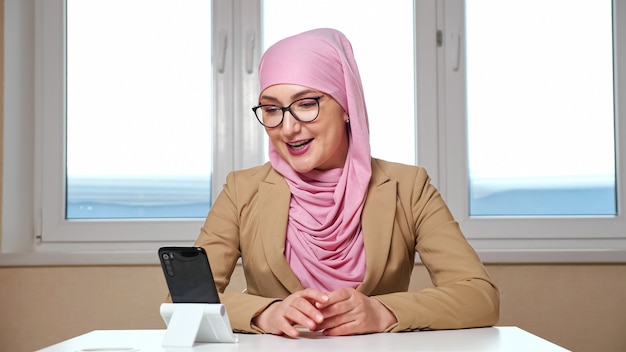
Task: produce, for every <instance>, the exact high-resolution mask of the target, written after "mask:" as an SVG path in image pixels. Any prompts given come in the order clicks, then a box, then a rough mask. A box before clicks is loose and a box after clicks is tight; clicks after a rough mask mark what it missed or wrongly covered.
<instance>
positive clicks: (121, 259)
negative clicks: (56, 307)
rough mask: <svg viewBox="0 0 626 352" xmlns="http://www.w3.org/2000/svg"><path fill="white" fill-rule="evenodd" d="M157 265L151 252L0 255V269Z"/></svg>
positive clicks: (155, 258) (156, 260) (153, 253)
mask: <svg viewBox="0 0 626 352" xmlns="http://www.w3.org/2000/svg"><path fill="white" fill-rule="evenodd" d="M158 264H159V259H158V256H157V255H156V253H155V252H153V251H136V252H131V251H124V252H123V251H102V252H92V251H89V252H88V251H82V252H79V251H75V252H24V253H2V254H0V267H8V266H75V265H76V266H78V265H158Z"/></svg>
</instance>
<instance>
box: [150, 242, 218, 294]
mask: <svg viewBox="0 0 626 352" xmlns="http://www.w3.org/2000/svg"><path fill="white" fill-rule="evenodd" d="M159 259H160V261H161V267H162V268H163V274H164V275H165V281H166V282H167V287H168V288H169V290H170V295H171V297H172V302H174V303H220V298H219V296H218V294H217V288H216V287H215V281H213V274H212V273H211V266H210V265H209V259H208V257H207V254H206V252H205V251H204V248H202V247H161V248H159Z"/></svg>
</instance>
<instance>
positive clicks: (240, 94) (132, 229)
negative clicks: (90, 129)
mask: <svg viewBox="0 0 626 352" xmlns="http://www.w3.org/2000/svg"><path fill="white" fill-rule="evenodd" d="M65 5H66V2H65V1H64V0H44V1H41V0H37V1H36V9H35V40H36V45H35V48H36V52H35V67H36V70H35V87H37V88H36V89H37V90H36V92H35V99H36V101H35V128H36V130H35V150H36V152H35V155H36V158H37V159H36V161H35V208H36V209H37V210H36V219H35V223H34V227H35V229H34V232H35V239H36V241H37V249H38V250H66V249H68V248H69V249H85V248H87V249H97V250H103V249H104V250H145V249H149V248H157V247H158V246H162V245H183V244H187V245H189V244H190V243H193V241H194V240H195V238H196V237H197V235H198V233H199V229H200V227H201V226H202V224H203V222H204V218H201V219H200V218H198V219H121V220H96V219H87V220H77V219H73V220H66V219H65V209H64V207H63V206H59V204H65V203H66V198H65V197H66V191H65V187H66V184H65V177H66V175H65V167H64V165H65V152H66V151H65V145H64V144H65V143H59V141H64V140H65V137H66V136H65V124H66V121H65V111H66V109H65V108H66V107H65V101H66V97H65V84H66V82H65V77H66V73H65V23H66V20H65V12H66V11H65ZM258 12H259V3H258V2H257V1H250V0H239V1H235V2H232V1H227V0H216V1H213V13H212V17H213V18H212V20H213V29H212V31H213V33H212V36H213V38H212V44H213V48H212V50H213V53H214V57H218V58H219V59H218V62H215V63H214V64H213V65H212V66H213V67H212V69H213V74H214V83H213V84H214V92H215V93H214V102H215V103H214V108H213V114H214V122H213V131H214V135H213V139H214V141H216V143H215V144H214V151H213V157H212V159H213V160H212V161H213V172H212V177H211V179H212V186H211V187H212V192H211V194H212V195H213V199H212V201H214V200H215V198H216V197H217V194H219V191H220V190H221V187H222V184H223V183H224V181H225V179H226V174H227V173H228V172H229V170H233V169H238V168H244V167H248V166H252V165H257V164H259V163H260V161H259V160H261V161H262V151H260V150H259V148H258V147H257V146H258V145H259V144H260V141H262V138H263V134H262V129H259V128H258V126H256V121H254V119H251V118H248V119H237V118H235V116H249V115H250V114H249V113H248V107H249V106H252V105H253V104H254V102H255V101H253V100H251V99H250V97H251V95H250V94H249V93H248V94H247V96H245V94H244V92H252V91H254V90H255V89H256V85H257V78H256V65H251V64H250V63H254V62H256V61H258V57H259V53H258V51H259V49H258V48H256V47H255V42H257V41H258V39H257V38H258V32H259V29H258V27H259V26H260V21H259V20H258V19H257V18H258V15H256V14H257V13H258ZM229 18H233V19H236V21H228V20H226V19H229ZM240 38H243V40H242V39H240ZM240 41H241V43H239V42H240ZM239 44H241V47H240V48H236V46H237V45H239ZM257 46H258V45H257ZM234 50H240V52H243V53H245V56H243V57H242V55H237V54H235V53H234ZM244 65H247V66H244Z"/></svg>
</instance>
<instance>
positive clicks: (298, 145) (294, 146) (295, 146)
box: [287, 138, 313, 150]
mask: <svg viewBox="0 0 626 352" xmlns="http://www.w3.org/2000/svg"><path fill="white" fill-rule="evenodd" d="M312 141H313V138H311V139H307V140H304V141H299V142H296V143H287V146H289V148H291V149H295V150H300V149H302V148H304V147H305V146H306V145H307V144H309V143H311V142H312Z"/></svg>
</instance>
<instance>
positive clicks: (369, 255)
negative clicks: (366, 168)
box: [358, 161, 397, 295]
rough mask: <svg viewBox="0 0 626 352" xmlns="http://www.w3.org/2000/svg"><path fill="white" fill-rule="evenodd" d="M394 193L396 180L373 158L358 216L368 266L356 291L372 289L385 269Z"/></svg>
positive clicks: (390, 233)
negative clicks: (370, 176) (363, 202)
mask: <svg viewBox="0 0 626 352" xmlns="http://www.w3.org/2000/svg"><path fill="white" fill-rule="evenodd" d="M396 192H397V185H396V182H393V181H391V180H390V179H389V177H388V176H387V175H386V174H385V173H384V172H383V170H381V169H380V168H379V167H378V164H377V163H376V162H375V161H372V178H371V181H370V186H369V189H368V193H367V200H366V201H365V205H364V207H363V213H362V215H361V223H362V227H363V230H362V232H363V241H364V244H365V257H366V265H367V268H366V271H365V279H364V280H363V283H362V284H361V285H360V286H359V287H358V290H359V291H361V292H363V293H364V294H366V295H367V294H370V293H372V292H373V290H374V289H375V288H376V286H377V285H378V282H380V279H381V277H382V275H383V272H384V270H385V265H384V264H385V263H387V259H388V256H389V246H390V243H391V236H392V233H393V222H394V219H395V212H396Z"/></svg>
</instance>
